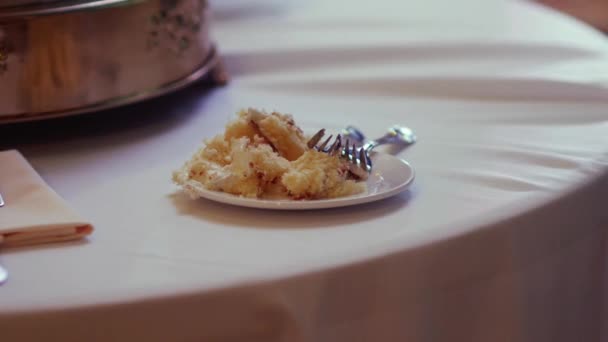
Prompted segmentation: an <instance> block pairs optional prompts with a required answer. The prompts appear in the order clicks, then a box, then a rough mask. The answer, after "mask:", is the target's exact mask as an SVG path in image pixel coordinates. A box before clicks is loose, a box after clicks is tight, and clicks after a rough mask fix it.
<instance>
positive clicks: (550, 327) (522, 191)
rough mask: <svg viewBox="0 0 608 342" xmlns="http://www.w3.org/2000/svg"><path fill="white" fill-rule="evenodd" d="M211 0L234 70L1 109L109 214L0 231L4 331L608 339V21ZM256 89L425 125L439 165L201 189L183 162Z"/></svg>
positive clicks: (453, 7) (335, 126)
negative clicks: (227, 200) (141, 92)
mask: <svg viewBox="0 0 608 342" xmlns="http://www.w3.org/2000/svg"><path fill="white" fill-rule="evenodd" d="M212 6H213V8H214V15H215V19H214V20H215V21H214V26H213V36H214V38H215V40H216V41H217V42H218V45H219V48H220V50H221V53H222V56H223V59H224V62H225V63H226V66H227V69H228V71H229V72H230V73H231V76H232V81H231V83H230V84H229V85H228V86H226V87H222V88H216V89H208V88H205V87H201V86H194V87H190V88H188V89H186V90H184V91H180V92H178V93H176V94H172V95H170V96H166V97H163V98H161V99H157V100H153V101H149V102H146V103H142V104H138V105H133V106H129V107H126V108H122V109H116V110H112V111H108V112H103V113H98V114H91V115H84V116H81V117H74V118H68V119H60V120H55V121H49V122H39V123H32V124H20V125H11V126H4V127H0V133H1V135H2V136H3V137H5V138H3V139H2V140H0V146H1V147H3V148H17V149H19V150H20V151H21V152H22V153H23V155H24V156H25V157H26V158H27V159H28V161H29V162H30V163H31V164H32V166H33V167H34V168H35V169H36V170H37V171H38V172H39V173H40V175H41V176H42V177H43V178H44V179H45V180H46V181H47V182H48V184H49V185H50V186H51V187H53V189H54V190H55V191H56V192H57V193H58V194H60V195H61V196H62V197H63V198H65V199H66V200H67V201H68V202H69V203H70V205H72V206H73V207H74V208H75V209H76V210H77V211H78V213H79V214H80V215H82V216H83V217H85V218H86V219H87V220H90V221H91V222H92V223H93V224H94V225H95V228H96V230H95V233H94V234H93V235H92V236H91V237H90V238H88V239H87V241H85V242H80V243H66V244H59V245H48V246H42V247H40V246H37V247H30V248H15V249H9V248H7V249H3V250H2V251H0V263H2V265H4V266H5V267H6V268H7V269H8V270H9V271H10V279H9V281H8V282H7V283H6V284H4V285H2V286H0V332H1V334H2V341H30V340H41V339H44V340H49V339H57V340H60V341H81V340H86V341H94V340H95V341H96V340H99V341H138V340H142V341H144V340H145V341H534V342H538V341H604V340H606V339H607V338H608V325H607V323H606V322H607V321H608V311H607V310H608V292H607V286H608V282H607V280H608V279H607V274H608V273H607V272H606V267H607V263H606V260H607V259H606V258H607V257H608V252H607V247H608V244H607V233H606V232H607V231H606V229H607V228H608V210H607V209H608V207H607V203H608V106H607V105H608V89H607V88H606V85H608V73H607V72H606V70H608V69H607V68H608V46H607V44H606V42H607V41H606V38H605V37H604V36H603V35H602V34H600V33H598V32H596V31H594V30H592V29H591V28H589V27H587V26H585V25H583V24H582V23H579V22H577V21H575V20H574V19H571V18H569V17H566V16H565V15H562V14H559V13H557V12H554V11H551V10H548V9H546V8H544V7H541V6H539V5H535V4H532V3H528V2H520V1H498V0H493V1H488V0H483V1H482V0H467V1H459V2H458V3H448V2H445V1H439V0H434V1H417V2H414V1H392V0H382V1H375V2H365V3H363V2H352V1H341V0H334V1H304V2H296V1H287V2H279V1H251V2H245V1H239V2H236V1H217V2H215V3H212ZM250 106H251V107H257V108H264V109H267V110H278V111H281V112H288V113H292V114H293V115H294V116H295V118H296V119H297V121H298V123H299V124H300V125H301V126H303V128H304V129H306V130H314V129H316V128H319V127H325V128H326V129H328V130H330V131H331V130H333V131H337V130H339V129H340V128H342V127H344V126H345V125H347V124H354V125H356V126H359V127H360V128H362V129H363V130H364V131H365V133H366V135H367V136H369V137H374V136H379V135H381V134H382V133H383V132H384V131H385V129H386V128H387V127H389V126H391V125H393V124H402V125H407V126H409V127H411V128H412V129H414V130H415V131H416V133H417V135H418V137H419V141H418V143H417V144H416V145H414V146H411V147H409V148H407V149H403V150H391V149H390V148H386V149H384V150H383V151H384V152H387V153H396V155H397V156H399V157H401V158H404V159H406V160H408V161H409V162H410V163H411V165H412V166H413V167H414V168H415V170H416V179H415V181H414V183H413V185H412V187H411V188H410V190H409V191H407V192H405V193H403V194H401V195H398V196H395V197H393V198H391V199H388V200H385V201H380V202H376V203H371V204H366V205H361V206H355V207H346V208H339V209H329V210H319V211H308V212H290V211H281V212H278V211H268V210H255V209H245V208H239V207H232V206H227V205H221V204H217V203H213V202H210V201H207V200H197V201H191V200H189V199H188V198H187V197H186V196H183V195H182V194H180V193H179V192H178V191H177V188H176V187H175V186H174V185H173V184H172V183H171V181H170V178H171V172H172V170H174V169H176V168H178V167H179V166H181V164H182V163H183V162H184V161H185V160H186V159H187V158H189V157H190V155H191V154H192V153H193V152H194V151H195V150H196V149H197V148H198V147H199V146H200V144H201V141H202V140H203V138H208V137H211V136H213V135H215V134H217V133H218V132H220V131H221V130H222V129H223V127H224V125H225V124H226V122H228V120H230V119H231V118H233V117H234V113H235V112H236V111H237V110H239V109H241V108H244V107H250ZM6 137H8V138H6ZM1 186H2V185H1V184H0V189H1ZM0 215H1V209H0Z"/></svg>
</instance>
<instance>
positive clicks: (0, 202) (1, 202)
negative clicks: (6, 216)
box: [0, 194, 4, 207]
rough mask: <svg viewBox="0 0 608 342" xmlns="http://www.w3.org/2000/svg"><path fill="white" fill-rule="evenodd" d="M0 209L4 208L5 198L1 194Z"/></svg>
mask: <svg viewBox="0 0 608 342" xmlns="http://www.w3.org/2000/svg"><path fill="white" fill-rule="evenodd" d="M0 207H4V198H2V194H0Z"/></svg>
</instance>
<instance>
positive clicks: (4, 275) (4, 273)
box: [0, 265, 8, 285]
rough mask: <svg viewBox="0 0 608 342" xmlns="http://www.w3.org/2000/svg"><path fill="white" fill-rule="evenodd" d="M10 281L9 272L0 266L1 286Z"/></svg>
mask: <svg viewBox="0 0 608 342" xmlns="http://www.w3.org/2000/svg"><path fill="white" fill-rule="evenodd" d="M7 279H8V271H7V270H6V269H5V268H4V267H2V265H0V285H2V284H3V283H4V282H6V280H7Z"/></svg>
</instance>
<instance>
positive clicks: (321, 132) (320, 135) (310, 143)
mask: <svg viewBox="0 0 608 342" xmlns="http://www.w3.org/2000/svg"><path fill="white" fill-rule="evenodd" d="M324 135H325V128H322V129H320V130H319V131H318V132H317V133H316V134H315V135H313V136H312V138H310V140H308V142H307V143H306V145H307V146H308V148H313V147H315V145H317V143H318V142H319V140H321V138H323V136H324Z"/></svg>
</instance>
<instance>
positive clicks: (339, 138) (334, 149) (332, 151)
mask: <svg viewBox="0 0 608 342" xmlns="http://www.w3.org/2000/svg"><path fill="white" fill-rule="evenodd" d="M341 147H342V136H341V135H340V134H338V135H337V136H336V141H334V143H333V144H332V145H331V147H330V148H329V149H328V152H329V154H330V155H332V156H333V155H335V154H336V153H338V151H339V150H340V148H341Z"/></svg>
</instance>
